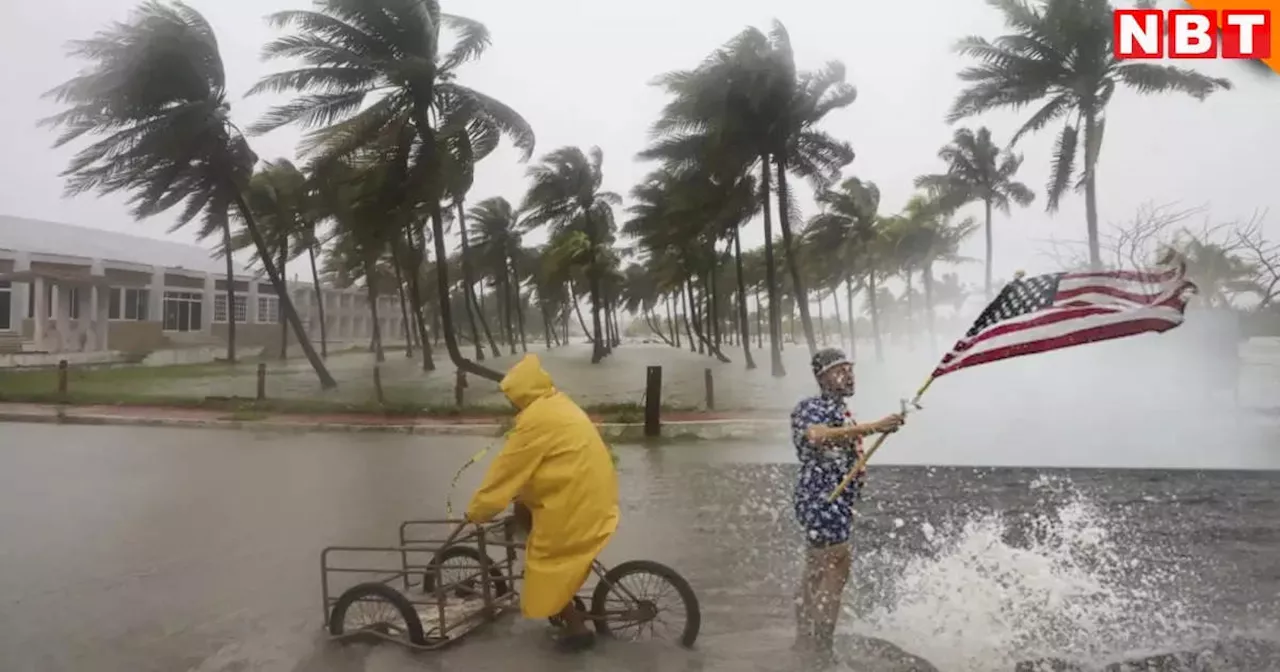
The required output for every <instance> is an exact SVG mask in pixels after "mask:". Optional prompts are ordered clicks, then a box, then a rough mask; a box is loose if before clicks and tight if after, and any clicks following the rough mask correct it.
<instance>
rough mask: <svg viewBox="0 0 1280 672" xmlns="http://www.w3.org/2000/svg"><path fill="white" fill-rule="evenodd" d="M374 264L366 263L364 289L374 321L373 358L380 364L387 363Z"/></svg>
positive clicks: (366, 261)
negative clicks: (379, 318)
mask: <svg viewBox="0 0 1280 672" xmlns="http://www.w3.org/2000/svg"><path fill="white" fill-rule="evenodd" d="M376 277H377V276H376V275H375V270H374V264H373V262H372V261H370V260H368V259H366V260H365V262H364V287H365V291H366V292H367V293H368V295H369V318H370V319H372V320H373V330H372V331H373V357H374V361H375V362H378V363H379V364H381V363H383V362H385V361H387V356H386V354H385V353H384V352H383V350H382V327H381V325H379V324H378V285H377V280H376V279H375V278H376Z"/></svg>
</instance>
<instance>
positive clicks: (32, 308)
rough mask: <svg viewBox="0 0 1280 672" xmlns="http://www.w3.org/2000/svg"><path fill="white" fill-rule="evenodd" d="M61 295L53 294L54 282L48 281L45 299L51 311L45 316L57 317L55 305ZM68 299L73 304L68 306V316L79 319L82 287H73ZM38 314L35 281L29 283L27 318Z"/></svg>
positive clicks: (45, 286)
mask: <svg viewBox="0 0 1280 672" xmlns="http://www.w3.org/2000/svg"><path fill="white" fill-rule="evenodd" d="M58 298H60V297H55V296H54V294H53V283H49V282H46V283H45V285H44V301H45V304H46V305H47V306H49V313H48V314H47V315H45V317H50V318H51V317H56V312H55V311H54V305H55V304H56V303H57V300H58ZM67 300H68V301H70V302H71V305H70V306H68V307H67V317H69V318H71V319H73V320H78V319H80V288H79V287H72V288H71V289H70V291H68V292H67ZM35 316H36V285H35V283H34V282H29V283H27V318H28V319H34V318H35Z"/></svg>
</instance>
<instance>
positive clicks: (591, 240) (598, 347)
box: [583, 210, 605, 364]
mask: <svg viewBox="0 0 1280 672" xmlns="http://www.w3.org/2000/svg"><path fill="white" fill-rule="evenodd" d="M583 219H584V220H585V221H584V224H585V225H586V229H587V243H588V244H589V245H590V247H591V258H590V259H589V260H588V261H587V288H588V289H589V290H590V291H591V333H592V344H591V363H592V364H598V363H599V362H600V360H602V359H604V356H605V344H604V339H603V337H602V336H603V335H602V333H601V327H600V308H601V305H600V299H601V297H600V273H599V272H598V269H597V268H596V266H597V263H596V262H597V261H598V260H597V259H596V245H597V244H599V240H598V238H599V235H598V234H597V233H596V226H595V222H594V221H593V220H594V219H595V218H594V217H592V216H591V212H590V211H589V210H588V211H586V212H584V213H583Z"/></svg>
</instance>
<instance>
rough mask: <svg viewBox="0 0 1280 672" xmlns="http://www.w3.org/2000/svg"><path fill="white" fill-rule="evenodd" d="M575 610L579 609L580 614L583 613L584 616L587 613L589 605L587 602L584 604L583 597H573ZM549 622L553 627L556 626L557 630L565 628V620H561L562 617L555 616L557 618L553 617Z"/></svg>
mask: <svg viewBox="0 0 1280 672" xmlns="http://www.w3.org/2000/svg"><path fill="white" fill-rule="evenodd" d="M573 608H574V609H577V610H578V611H579V612H580V613H583V614H585V613H587V603H586V602H583V601H582V598H581V597H578V596H577V595H574V596H573ZM547 620H548V621H551V625H554V626H555V627H557V628H563V627H564V619H563V618H560V615H559V614H557V615H555V616H552V617H551V618H548V619H547Z"/></svg>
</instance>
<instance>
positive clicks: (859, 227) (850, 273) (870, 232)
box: [805, 177, 880, 354]
mask: <svg viewBox="0 0 1280 672" xmlns="http://www.w3.org/2000/svg"><path fill="white" fill-rule="evenodd" d="M814 200H815V201H816V202H817V203H818V205H819V206H821V207H822V208H823V211H822V212H820V213H818V214H817V215H814V216H813V217H812V218H810V220H809V223H808V224H807V225H806V227H805V237H806V238H808V239H809V240H810V241H811V245H810V246H811V248H812V249H821V250H826V254H828V255H830V256H831V257H832V259H833V260H834V261H835V263H836V268H838V269H840V270H841V271H842V274H843V280H844V282H845V307H846V312H847V313H848V315H849V318H850V319H849V341H850V344H849V348H850V350H851V354H855V351H856V350H857V341H856V335H855V333H854V320H853V296H854V294H855V293H856V289H855V278H858V277H861V276H863V275H865V274H866V273H868V270H869V269H865V268H860V265H861V264H862V263H864V262H867V261H869V257H868V255H867V249H868V245H869V244H870V243H871V241H872V240H874V239H875V238H876V236H877V235H879V234H878V233H877V230H876V221H877V216H876V211H877V210H879V208H880V189H879V187H877V186H876V185H875V183H874V182H863V181H862V180H860V179H858V178H856V177H850V178H847V179H845V180H844V181H843V182H841V183H840V185H839V186H838V187H836V188H829V189H823V190H820V191H818V192H817V193H816V194H815V195H814Z"/></svg>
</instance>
